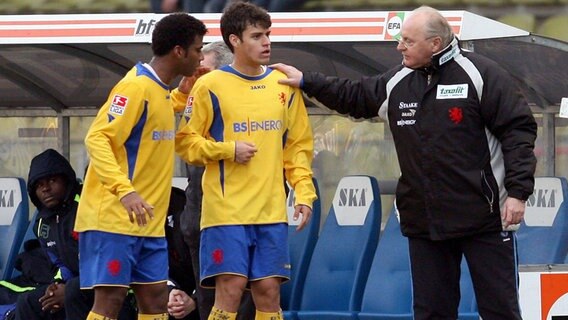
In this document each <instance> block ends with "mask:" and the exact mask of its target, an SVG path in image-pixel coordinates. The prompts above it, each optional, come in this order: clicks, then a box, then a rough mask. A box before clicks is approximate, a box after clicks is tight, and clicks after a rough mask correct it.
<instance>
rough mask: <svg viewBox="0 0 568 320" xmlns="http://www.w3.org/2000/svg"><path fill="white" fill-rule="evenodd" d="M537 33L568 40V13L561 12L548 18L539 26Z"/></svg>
mask: <svg viewBox="0 0 568 320" xmlns="http://www.w3.org/2000/svg"><path fill="white" fill-rule="evenodd" d="M537 34H539V35H543V36H547V37H551V38H555V39H559V40H562V41H568V14H559V15H556V16H553V17H550V18H548V19H546V20H545V21H544V22H543V23H542V24H541V25H540V26H539V27H538V28H537Z"/></svg>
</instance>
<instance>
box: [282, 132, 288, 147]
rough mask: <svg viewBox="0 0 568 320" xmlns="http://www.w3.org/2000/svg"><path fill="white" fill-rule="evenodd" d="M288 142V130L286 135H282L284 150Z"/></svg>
mask: <svg viewBox="0 0 568 320" xmlns="http://www.w3.org/2000/svg"><path fill="white" fill-rule="evenodd" d="M287 140H288V129H286V131H284V134H283V135H282V148H284V146H286V141H287Z"/></svg>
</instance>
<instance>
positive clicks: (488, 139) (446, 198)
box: [302, 40, 537, 240]
mask: <svg viewBox="0 0 568 320" xmlns="http://www.w3.org/2000/svg"><path fill="white" fill-rule="evenodd" d="M432 62H433V63H432V66H431V67H429V68H426V69H419V70H414V69H409V68H406V67H404V66H402V65H400V66H397V67H394V68H392V69H390V70H389V71H387V72H386V73H384V74H382V75H378V76H374V77H368V78H362V79H361V80H359V81H351V80H348V79H339V78H334V77H326V76H325V75H323V74H320V73H313V72H305V73H304V77H303V83H302V89H303V90H304V91H305V92H306V94H308V95H309V96H313V97H315V98H316V99H317V100H318V101H320V102H322V103H323V104H324V105H326V106H327V107H329V108H331V109H333V110H335V111H337V112H339V113H342V114H348V115H350V116H352V117H354V118H367V119H372V118H377V117H379V116H380V117H381V118H383V119H384V120H385V121H387V122H388V124H389V127H390V130H391V131H392V134H393V138H394V143H395V147H396V152H397V156H398V160H399V164H400V169H401V176H400V178H399V182H398V186H397V190H396V204H397V207H398V210H399V212H400V219H401V228H402V232H403V234H404V235H406V236H411V237H422V238H428V239H432V240H444V239H451V238H456V237H464V236H468V235H472V234H476V233H482V232H492V231H499V230H501V229H502V227H501V218H500V209H501V207H502V205H503V204H504V201H505V199H506V197H507V196H510V197H514V198H517V199H521V200H526V199H527V198H528V197H529V195H531V194H532V192H533V185H534V171H535V167H536V158H535V156H534V153H533V149H534V141H535V139H536V132H537V125H536V122H535V120H534V117H533V115H532V113H531V111H530V108H529V107H528V104H527V102H526V100H525V99H524V97H522V95H521V93H520V90H519V89H518V88H517V87H515V85H514V83H513V80H512V78H511V77H510V75H509V74H508V73H507V72H506V71H505V70H503V69H502V68H501V67H500V66H499V65H497V64H496V63H495V62H494V61H491V60H489V59H487V58H484V57H483V56H480V55H478V54H475V53H473V52H466V51H462V49H460V48H459V46H458V42H457V40H454V41H453V42H452V43H451V44H450V45H449V46H448V47H446V48H445V49H444V50H442V51H441V52H440V53H438V54H436V55H434V56H433V58H432Z"/></svg>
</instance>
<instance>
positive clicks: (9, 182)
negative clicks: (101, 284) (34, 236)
mask: <svg viewBox="0 0 568 320" xmlns="http://www.w3.org/2000/svg"><path fill="white" fill-rule="evenodd" d="M28 224H29V205H28V196H27V192H26V182H25V180H24V179H22V178H0V275H1V276H2V278H1V280H7V279H9V278H10V277H11V275H12V271H13V269H14V263H15V260H16V256H17V255H18V252H19V250H20V245H21V243H22V240H23V238H24V234H25V232H26V228H27V227H28Z"/></svg>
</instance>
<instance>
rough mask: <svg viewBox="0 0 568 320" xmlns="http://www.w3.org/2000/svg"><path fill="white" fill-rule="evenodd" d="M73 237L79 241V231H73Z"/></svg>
mask: <svg viewBox="0 0 568 320" xmlns="http://www.w3.org/2000/svg"><path fill="white" fill-rule="evenodd" d="M71 237H72V238H73V240H75V241H79V232H77V231H73V232H71Z"/></svg>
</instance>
